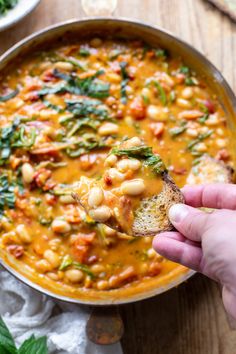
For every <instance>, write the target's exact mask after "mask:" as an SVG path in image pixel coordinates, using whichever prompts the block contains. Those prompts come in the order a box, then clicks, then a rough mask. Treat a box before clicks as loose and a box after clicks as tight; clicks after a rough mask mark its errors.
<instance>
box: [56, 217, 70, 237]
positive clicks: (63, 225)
mask: <svg viewBox="0 0 236 354" xmlns="http://www.w3.org/2000/svg"><path fill="white" fill-rule="evenodd" d="M52 230H53V231H54V232H57V233H60V234H65V233H67V232H69V231H70V230H71V226H70V224H69V223H68V222H67V221H65V220H62V219H54V220H53V222H52Z"/></svg>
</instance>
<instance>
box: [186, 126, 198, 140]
mask: <svg viewBox="0 0 236 354" xmlns="http://www.w3.org/2000/svg"><path fill="white" fill-rule="evenodd" d="M186 133H187V134H188V135H189V136H191V137H194V138H195V137H197V136H198V131H197V129H193V128H188V129H187V130H186Z"/></svg>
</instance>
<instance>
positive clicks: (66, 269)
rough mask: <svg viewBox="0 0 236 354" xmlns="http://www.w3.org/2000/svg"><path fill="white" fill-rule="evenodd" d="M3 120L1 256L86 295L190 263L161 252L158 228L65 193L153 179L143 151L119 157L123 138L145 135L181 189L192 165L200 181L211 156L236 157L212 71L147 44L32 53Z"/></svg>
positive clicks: (5, 83) (6, 96)
mask: <svg viewBox="0 0 236 354" xmlns="http://www.w3.org/2000/svg"><path fill="white" fill-rule="evenodd" d="M0 129H1V130H0V149H1V151H0V172H1V175H0V214H1V220H0V225H1V230H0V252H1V255H2V257H3V258H4V259H5V261H6V262H8V263H10V264H11V265H13V266H14V267H15V268H16V269H17V270H18V271H20V272H22V273H24V274H28V275H27V276H28V277H30V278H31V279H33V280H34V282H36V283H38V284H41V285H43V286H44V287H47V288H50V289H53V291H55V292H60V293H61V294H67V295H69V296H74V297H77V298H80V297H81V296H82V295H81V294H83V296H87V297H88V298H89V296H90V293H91V294H92V293H93V294H95V295H94V296H99V294H105V293H108V292H109V293H112V292H114V291H118V292H119V291H126V290H127V289H133V290H132V291H138V290H137V289H138V286H139V285H140V284H146V286H148V283H149V282H151V281H153V279H162V278H163V279H164V277H165V279H168V277H169V278H170V277H171V276H172V275H173V274H174V272H175V271H176V270H177V269H178V271H179V270H180V271H181V272H183V271H185V269H184V268H183V267H180V266H178V265H176V264H174V263H172V262H170V261H168V260H166V259H164V258H163V257H161V256H160V255H158V254H156V253H155V252H154V250H153V249H152V246H151V241H152V239H151V237H144V238H133V237H131V236H128V235H126V234H121V233H119V232H116V231H114V230H112V229H110V228H109V227H107V226H104V225H102V224H99V223H96V222H94V221H93V220H92V219H90V218H88V217H87V216H86V214H85V212H84V210H83V209H82V208H80V207H79V206H78V205H77V204H76V203H75V200H74V199H73V198H72V197H71V195H70V194H68V193H66V192H65V190H66V188H67V187H68V188H71V187H73V185H74V184H75V183H76V182H78V180H79V179H80V178H81V176H85V177H88V178H95V179H97V180H100V179H101V178H103V179H104V178H105V180H104V181H103V182H104V183H110V184H111V185H115V183H117V181H119V182H121V181H122V182H129V181H130V180H132V178H133V176H134V171H136V170H137V168H139V173H138V177H139V179H140V180H141V181H143V183H144V184H145V173H142V171H143V170H142V168H143V167H142V166H140V163H139V162H138V160H137V159H134V158H132V156H131V158H130V156H127V157H126V162H125V163H124V162H123V163H121V164H120V165H117V164H116V162H117V158H116V156H115V155H114V154H113V155H109V156H108V153H109V151H110V150H111V149H112V148H114V146H115V145H117V144H118V143H120V142H124V141H125V140H126V139H129V138H135V139H136V141H137V140H140V139H141V140H142V141H144V142H145V144H146V145H147V146H151V147H152V148H153V151H154V152H155V153H158V154H159V155H160V156H161V158H162V159H163V161H164V163H165V165H166V167H167V168H168V170H169V172H170V174H171V176H172V177H173V179H174V181H175V182H176V184H177V185H178V186H179V187H182V186H184V185H185V184H186V182H188V176H189V173H190V170H191V171H192V172H191V178H190V179H191V181H190V182H191V183H192V182H193V183H194V178H193V176H197V175H198V173H199V171H198V165H199V162H200V161H201V158H202V156H205V155H208V156H211V157H214V158H216V159H217V160H221V161H223V162H226V163H227V164H229V165H230V164H232V162H231V151H230V149H229V147H228V140H229V131H228V128H227V126H226V121H225V115H224V111H223V109H222V107H221V106H220V104H219V102H218V101H217V97H215V95H214V93H213V92H211V91H210V89H209V88H208V87H207V85H206V83H205V82H204V79H203V78H201V77H198V76H197V75H196V74H195V73H194V72H193V71H191V69H190V68H189V67H188V66H186V63H183V62H182V60H181V58H178V57H171V56H170V55H169V54H168V53H167V52H166V51H165V50H164V49H161V48H151V47H149V46H147V45H146V44H144V43H142V42H140V41H133V42H125V41H114V40H105V41H104V40H101V39H99V38H93V39H91V40H88V41H84V42H81V43H78V44H71V45H67V46H60V47H55V48H54V49H51V50H45V51H39V52H36V53H34V54H32V55H31V56H30V57H28V59H22V60H21V61H20V62H19V63H18V65H17V67H15V68H14V70H11V71H10V72H9V73H8V74H7V75H5V76H4V75H3V76H2V77H1V83H0ZM123 161H124V160H123ZM108 167H109V168H108ZM105 169H106V174H105V177H104V170H105ZM135 169H136V170H135ZM204 178H206V180H205V182H207V173H205V175H204ZM198 182H199V181H198ZM200 182H201V181H200ZM196 183H197V182H196ZM145 188H146V191H147V193H149V194H152V193H154V192H155V191H156V192H159V191H160V183H159V182H158V179H157V178H156V177H155V176H153V180H152V181H151V182H150V180H149V182H148V183H146V184H145ZM135 289H136V290H135Z"/></svg>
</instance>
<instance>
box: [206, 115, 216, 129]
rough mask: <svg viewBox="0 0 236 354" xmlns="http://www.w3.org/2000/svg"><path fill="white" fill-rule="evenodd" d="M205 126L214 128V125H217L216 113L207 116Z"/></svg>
mask: <svg viewBox="0 0 236 354" xmlns="http://www.w3.org/2000/svg"><path fill="white" fill-rule="evenodd" d="M205 124H206V125H208V126H214V125H217V124H219V117H218V114H217V113H215V114H211V115H210V116H209V118H208V119H207V120H206V122H205Z"/></svg>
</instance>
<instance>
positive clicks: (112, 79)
mask: <svg viewBox="0 0 236 354" xmlns="http://www.w3.org/2000/svg"><path fill="white" fill-rule="evenodd" d="M106 77H107V79H108V80H109V81H110V82H112V83H114V84H118V83H119V82H120V81H121V76H120V75H118V74H116V73H107V75H106Z"/></svg>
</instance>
